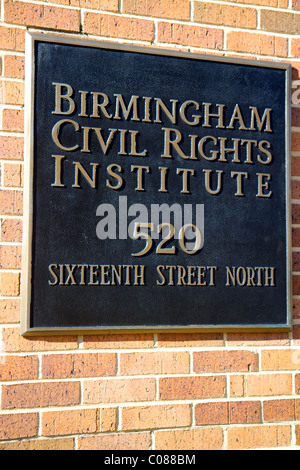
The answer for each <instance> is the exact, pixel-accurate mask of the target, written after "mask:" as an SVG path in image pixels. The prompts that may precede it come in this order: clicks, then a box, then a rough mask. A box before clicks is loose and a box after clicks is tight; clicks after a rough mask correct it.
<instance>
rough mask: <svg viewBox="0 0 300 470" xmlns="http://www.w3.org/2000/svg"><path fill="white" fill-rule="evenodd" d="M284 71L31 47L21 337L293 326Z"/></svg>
mask: <svg viewBox="0 0 300 470" xmlns="http://www.w3.org/2000/svg"><path fill="white" fill-rule="evenodd" d="M289 97H290V67H289V66H288V65H285V64H278V63H272V62H268V63H262V62H257V61H251V62H250V61H245V60H232V59H224V58H219V57H216V56H201V55H197V54H190V53H174V52H170V51H162V50H155V49H152V48H149V49H148V48H137V47H129V46H126V47H125V46H121V45H116V44H109V43H97V42H94V41H83V40H81V39H80V40H75V39H74V40H72V39H69V38H64V37H53V36H48V35H41V34H40V35H34V34H28V35H27V44H26V165H25V171H26V181H25V217H24V218H25V245H24V246H25V248H24V252H23V272H22V289H23V290H22V332H23V334H24V333H40V332H53V331H55V332H59V331H62V332H74V330H75V331H99V330H103V331H111V330H113V331H122V330H126V329H131V330H132V329H134V330H143V329H148V330H156V329H160V330H168V329H177V330H184V329H200V328H203V329H209V328H215V329H216V328H219V329H224V328H270V327H276V328H279V327H281V328H284V327H289V324H290V289H291V282H290V233H289V231H290V212H289V210H290V209H289V185H290V183H289V166H288V156H289V128H290V121H289V119H290V117H289V112H290V110H289Z"/></svg>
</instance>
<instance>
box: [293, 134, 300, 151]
mask: <svg viewBox="0 0 300 470" xmlns="http://www.w3.org/2000/svg"><path fill="white" fill-rule="evenodd" d="M291 140H292V144H291V147H292V152H300V132H292V139H291Z"/></svg>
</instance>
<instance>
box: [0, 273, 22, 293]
mask: <svg viewBox="0 0 300 470" xmlns="http://www.w3.org/2000/svg"><path fill="white" fill-rule="evenodd" d="M19 294H20V274H19V273H6V272H2V273H0V295H2V296H3V297H17V296H18V295H19Z"/></svg>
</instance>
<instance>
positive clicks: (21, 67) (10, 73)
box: [4, 55, 25, 79]
mask: <svg viewBox="0 0 300 470" xmlns="http://www.w3.org/2000/svg"><path fill="white" fill-rule="evenodd" d="M4 77H8V78H22V79H24V78H25V57H22V56H19V55H5V56H4Z"/></svg>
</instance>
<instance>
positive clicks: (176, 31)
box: [157, 21, 223, 49]
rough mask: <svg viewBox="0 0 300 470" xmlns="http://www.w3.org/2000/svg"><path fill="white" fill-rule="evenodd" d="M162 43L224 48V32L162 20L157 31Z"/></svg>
mask: <svg viewBox="0 0 300 470" xmlns="http://www.w3.org/2000/svg"><path fill="white" fill-rule="evenodd" d="M157 37H158V41H159V42H162V43H171V44H181V45H183V46H194V47H204V48H208V49H222V47H223V32H222V31H221V30H220V29H215V28H206V27H203V26H191V25H187V24H177V23H167V22H164V21H160V22H159V23H158V32H157Z"/></svg>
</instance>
